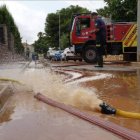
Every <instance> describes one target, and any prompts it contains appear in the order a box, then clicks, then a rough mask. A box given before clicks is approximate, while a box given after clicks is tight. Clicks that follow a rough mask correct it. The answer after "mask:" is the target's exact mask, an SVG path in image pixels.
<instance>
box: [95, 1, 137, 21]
mask: <svg viewBox="0 0 140 140" xmlns="http://www.w3.org/2000/svg"><path fill="white" fill-rule="evenodd" d="M104 1H105V3H106V4H107V6H105V7H104V8H101V9H98V10H97V12H98V13H99V14H100V15H102V16H105V17H108V16H111V18H112V20H114V21H137V0H131V1H130V0H104Z"/></svg>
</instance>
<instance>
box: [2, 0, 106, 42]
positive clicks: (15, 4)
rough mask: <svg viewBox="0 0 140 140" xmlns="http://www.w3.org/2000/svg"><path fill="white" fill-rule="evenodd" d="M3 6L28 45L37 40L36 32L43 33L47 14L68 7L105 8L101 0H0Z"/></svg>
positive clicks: (94, 9) (91, 9)
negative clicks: (5, 6)
mask: <svg viewBox="0 0 140 140" xmlns="http://www.w3.org/2000/svg"><path fill="white" fill-rule="evenodd" d="M3 4H6V5H7V8H8V9H9V11H10V13H11V14H12V16H13V18H14V20H15V23H16V25H17V26H18V29H19V32H20V34H21V37H22V42H25V41H26V40H27V42H28V43H29V44H31V43H33V42H34V41H35V40H37V33H38V32H40V31H41V32H44V27H45V25H44V24H45V19H46V16H47V14H48V13H52V12H56V11H57V10H60V9H62V8H66V7H69V6H70V5H79V6H81V7H84V8H87V9H89V10H90V11H96V9H98V8H102V7H104V6H105V3H104V1H103V0H71V1H70V0H46V1H45V0H44V1H39V0H38V1H37V0H30V1H25V0H24V1H18V0H17V1H14V0H12V1H11V0H9V1H8V0H1V1H0V5H3Z"/></svg>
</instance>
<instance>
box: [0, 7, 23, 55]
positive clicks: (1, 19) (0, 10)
mask: <svg viewBox="0 0 140 140" xmlns="http://www.w3.org/2000/svg"><path fill="white" fill-rule="evenodd" d="M0 24H6V26H7V28H8V33H12V34H13V36H14V43H15V44H14V47H15V50H16V52H18V53H22V52H23V51H24V48H23V46H22V43H21V37H20V33H19V31H18V28H17V26H16V24H15V22H14V19H13V17H12V15H11V14H10V13H9V11H8V9H7V7H6V5H3V6H1V7H0Z"/></svg>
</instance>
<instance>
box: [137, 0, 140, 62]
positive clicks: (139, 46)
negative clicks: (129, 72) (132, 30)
mask: <svg viewBox="0 0 140 140" xmlns="http://www.w3.org/2000/svg"><path fill="white" fill-rule="evenodd" d="M137 28H138V36H137V61H140V0H138V3H137Z"/></svg>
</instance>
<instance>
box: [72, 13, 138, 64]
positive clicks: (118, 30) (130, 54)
mask: <svg viewBox="0 0 140 140" xmlns="http://www.w3.org/2000/svg"><path fill="white" fill-rule="evenodd" d="M94 28H95V24H94V20H93V19H91V16H90V14H89V13H87V14H85V13H84V14H75V15H74V16H73V18H72V24H71V32H70V43H71V45H72V46H73V47H72V48H73V51H74V52H75V54H76V55H78V56H79V55H80V56H81V57H82V58H83V59H84V60H85V61H86V62H87V63H94V62H96V61H97V47H98V46H97V45H96V35H95V34H93V33H91V31H92V30H94ZM106 42H107V43H106V51H105V52H104V54H105V53H106V54H109V55H120V54H123V60H125V61H134V60H136V55H137V54H136V53H137V25H136V23H134V22H116V23H113V22H112V23H111V22H110V23H108V24H106Z"/></svg>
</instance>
